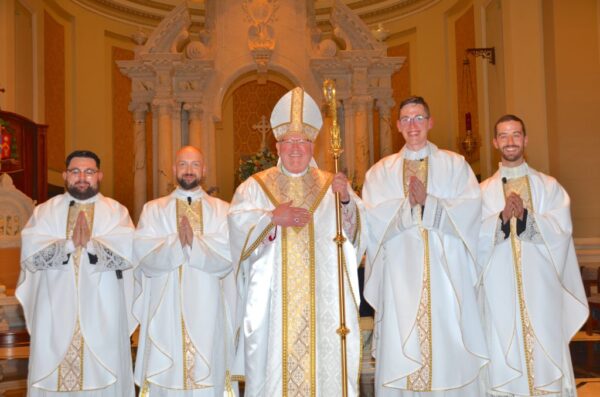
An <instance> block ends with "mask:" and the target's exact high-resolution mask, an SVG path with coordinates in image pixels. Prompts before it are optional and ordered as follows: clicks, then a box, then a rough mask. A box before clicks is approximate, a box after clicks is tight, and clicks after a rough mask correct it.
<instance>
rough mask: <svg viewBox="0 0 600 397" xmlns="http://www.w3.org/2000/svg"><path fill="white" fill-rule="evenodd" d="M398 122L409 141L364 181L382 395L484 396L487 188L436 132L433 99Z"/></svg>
mask: <svg viewBox="0 0 600 397" xmlns="http://www.w3.org/2000/svg"><path fill="white" fill-rule="evenodd" d="M397 126H398V130H399V131H400V133H401V134H402V136H403V137H404V140H405V141H406V143H405V145H404V147H403V148H402V150H400V152H399V153H397V154H393V155H390V156H388V157H385V158H384V159H382V160H381V161H379V162H378V163H377V164H375V165H374V166H373V167H372V168H371V169H370V170H369V171H368V172H367V175H366V179H365V184H364V188H363V200H364V201H365V205H366V206H367V223H368V227H369V243H368V247H367V268H366V275H365V279H366V283H365V292H364V296H365V298H366V299H367V301H368V302H369V303H370V304H371V305H372V306H373V307H374V309H375V330H374V332H375V336H374V340H375V343H376V348H375V352H374V356H375V357H376V378H375V388H376V395H377V396H379V397H396V396H403V397H405V396H456V397H458V396H460V397H471V396H472V397H480V396H481V393H480V390H479V382H478V375H479V372H480V369H481V368H482V367H483V366H484V365H485V364H486V363H487V362H488V360H487V358H486V356H487V351H486V345H485V339H484V333H483V330H482V326H481V320H480V317H479V311H478V307H477V302H476V295H475V284H476V282H477V271H476V262H475V253H476V249H477V238H478V232H479V224H480V220H479V216H480V213H481V208H480V207H481V195H480V192H479V186H478V184H477V180H476V178H475V176H474V175H473V172H472V171H471V168H470V167H469V164H468V163H467V162H466V161H465V160H464V158H463V157H462V156H459V155H457V154H455V153H452V152H448V151H445V150H441V149H438V148H437V146H435V145H434V144H433V143H431V142H429V141H428V140H427V134H428V132H429V130H430V129H431V128H432V127H433V119H432V117H431V115H430V113H429V106H428V105H427V103H426V102H425V100H424V99H423V98H421V97H410V98H407V99H405V100H404V101H403V102H402V103H401V104H400V114H399V119H398V122H397Z"/></svg>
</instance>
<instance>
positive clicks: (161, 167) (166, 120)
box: [152, 98, 175, 197]
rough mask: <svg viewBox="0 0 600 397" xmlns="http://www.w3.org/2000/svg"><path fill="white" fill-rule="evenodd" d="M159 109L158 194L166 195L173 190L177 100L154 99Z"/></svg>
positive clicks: (153, 102)
mask: <svg viewBox="0 0 600 397" xmlns="http://www.w3.org/2000/svg"><path fill="white" fill-rule="evenodd" d="M152 105H154V106H155V107H156V109H157V111H158V161H157V163H158V195H159V197H162V196H166V195H167V194H169V193H171V191H172V190H173V187H174V185H173V172H172V169H173V159H172V157H173V136H172V135H173V134H172V131H173V130H172V112H173V107H174V105H175V102H174V101H173V100H172V99H170V98H164V99H154V100H153V101H152Z"/></svg>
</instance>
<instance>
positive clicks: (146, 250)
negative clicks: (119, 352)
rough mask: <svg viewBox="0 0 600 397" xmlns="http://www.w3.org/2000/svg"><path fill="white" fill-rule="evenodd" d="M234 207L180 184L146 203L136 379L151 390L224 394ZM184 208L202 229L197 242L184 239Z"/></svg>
mask: <svg viewBox="0 0 600 397" xmlns="http://www.w3.org/2000/svg"><path fill="white" fill-rule="evenodd" d="M188 200H189V201H188ZM178 206H179V207H178ZM228 207H229V206H228V204H227V203H226V202H224V201H221V200H219V199H217V198H214V197H211V196H209V195H208V194H206V193H205V192H204V191H203V190H202V189H200V188H199V189H197V190H195V191H186V190H183V189H181V188H177V189H176V190H175V191H174V192H173V193H171V194H170V195H168V196H165V197H162V198H159V199H157V200H153V201H151V202H149V203H147V204H146V205H145V206H144V209H143V211H142V214H141V216H140V221H139V224H138V227H137V230H136V232H135V241H134V256H135V260H136V264H137V267H136V269H135V277H136V287H141V290H140V291H138V289H136V293H138V292H139V294H136V301H135V304H134V314H135V316H136V317H137V319H138V320H139V321H140V324H141V329H140V342H139V346H138V355H137V358H136V366H135V381H136V383H137V384H138V385H139V386H140V387H144V386H147V387H149V391H150V396H153V397H155V396H172V395H177V396H203V397H214V396H219V397H222V396H223V390H224V387H225V371H226V365H227V361H228V359H227V357H226V355H231V356H233V348H232V346H226V343H227V344H233V343H232V342H231V341H230V340H229V338H230V337H231V321H230V320H229V319H228V316H227V315H226V313H225V305H224V298H223V292H222V287H221V280H222V279H223V278H224V277H225V276H227V274H228V273H230V272H231V268H232V266H231V259H230V255H229V240H228V233H227V210H228ZM186 211H191V212H189V213H186ZM183 215H185V216H186V217H187V218H188V220H189V221H190V223H191V226H192V229H193V231H194V237H193V243H192V246H191V248H190V247H187V246H186V247H185V248H184V247H182V245H181V242H180V240H179V235H178V229H177V225H178V219H181V217H182V216H183ZM231 338H232V337H231ZM227 350H228V351H227Z"/></svg>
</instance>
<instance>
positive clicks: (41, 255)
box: [16, 194, 137, 397]
mask: <svg viewBox="0 0 600 397" xmlns="http://www.w3.org/2000/svg"><path fill="white" fill-rule="evenodd" d="M80 212H83V213H84V214H85V218H86V221H87V224H88V227H89V228H90V232H91V238H90V241H89V242H88V244H87V245H86V246H84V247H79V248H75V247H74V245H73V242H72V240H71V239H72V235H73V229H74V225H75V223H76V220H77V217H78V216H79V213H80ZM132 237H133V224H132V223H131V220H130V218H129V214H128V212H127V209H126V208H125V207H123V206H121V205H120V204H119V203H117V202H116V201H114V200H112V199H109V198H106V197H104V196H102V195H101V194H97V195H96V196H94V197H92V198H91V199H88V200H85V201H80V200H76V199H74V198H73V197H71V196H70V195H69V194H63V195H61V196H57V197H54V198H52V199H50V200H48V201H47V202H45V203H44V204H42V205H40V206H38V207H36V210H35V211H34V214H33V216H32V218H31V219H30V220H29V222H28V224H27V226H26V227H25V229H24V230H23V233H22V238H23V247H22V265H23V270H22V273H21V278H20V281H19V285H18V287H17V291H16V296H17V298H18V299H19V300H20V301H21V303H22V305H23V308H24V312H25V317H26V320H27V324H28V329H29V332H30V334H31V345H30V352H31V353H30V366H29V395H30V396H32V397H39V396H46V395H50V394H51V395H53V396H54V395H56V396H62V395H69V396H74V397H76V396H78V395H86V396H95V397H108V396H133V394H134V384H133V373H132V365H131V349H130V342H129V336H130V334H131V333H132V332H133V330H134V329H135V327H136V326H137V324H136V322H135V319H134V318H133V317H132V316H131V304H132V298H133V277H132V272H130V271H128V270H127V269H129V268H131V267H132V258H131V245H132ZM32 326H33V328H32Z"/></svg>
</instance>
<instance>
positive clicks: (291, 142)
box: [279, 139, 311, 146]
mask: <svg viewBox="0 0 600 397" xmlns="http://www.w3.org/2000/svg"><path fill="white" fill-rule="evenodd" d="M279 143H283V144H284V145H290V146H291V145H308V144H309V143H311V142H310V141H309V140H308V139H284V140H283V141H279Z"/></svg>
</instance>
